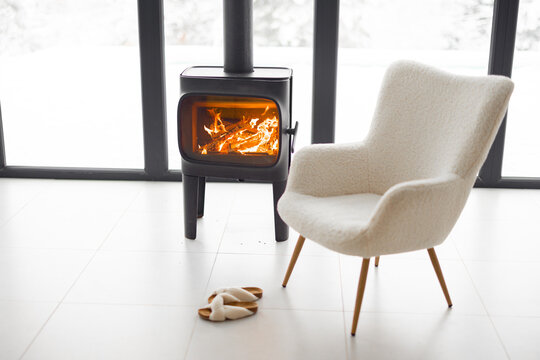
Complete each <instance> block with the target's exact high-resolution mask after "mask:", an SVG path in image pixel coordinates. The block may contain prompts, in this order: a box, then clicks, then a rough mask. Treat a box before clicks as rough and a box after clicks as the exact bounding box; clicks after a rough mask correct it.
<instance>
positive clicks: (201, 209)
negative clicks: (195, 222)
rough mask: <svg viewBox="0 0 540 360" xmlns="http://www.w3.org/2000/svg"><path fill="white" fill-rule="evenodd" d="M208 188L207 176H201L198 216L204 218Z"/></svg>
mask: <svg viewBox="0 0 540 360" xmlns="http://www.w3.org/2000/svg"><path fill="white" fill-rule="evenodd" d="M205 188H206V178H205V177H204V176H201V177H199V196H198V198H197V217H198V218H202V217H203V216H204V190H205Z"/></svg>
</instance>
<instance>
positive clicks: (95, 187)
mask: <svg viewBox="0 0 540 360" xmlns="http://www.w3.org/2000/svg"><path fill="white" fill-rule="evenodd" d="M142 186H143V185H142V184H141V183H140V182H138V181H95V180H56V181H55V182H53V183H52V184H48V185H47V186H46V188H44V191H43V192H41V193H40V194H39V195H38V196H36V197H35V198H34V199H33V200H32V201H31V202H30V203H29V204H28V205H27V206H28V207H29V208H31V209H32V210H34V209H35V210H41V211H43V213H45V214H46V213H48V212H50V211H53V212H54V211H73V210H74V209H80V210H96V211H104V212H122V211H124V210H126V209H127V208H128V206H129V205H130V204H131V203H132V202H133V200H134V199H135V197H136V196H137V195H138V194H139V192H140V191H141V189H142Z"/></svg>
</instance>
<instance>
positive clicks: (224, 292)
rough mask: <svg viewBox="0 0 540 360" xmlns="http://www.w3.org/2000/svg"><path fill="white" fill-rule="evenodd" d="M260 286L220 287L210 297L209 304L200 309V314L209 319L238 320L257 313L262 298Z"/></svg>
mask: <svg viewBox="0 0 540 360" xmlns="http://www.w3.org/2000/svg"><path fill="white" fill-rule="evenodd" d="M262 295H263V291H262V289H261V288H258V287H231V288H223V289H218V290H216V291H214V292H213V293H212V295H211V296H210V297H209V298H208V303H209V304H208V305H206V306H205V307H203V308H200V309H199V316H200V317H201V318H203V319H205V320H209V321H225V320H237V319H241V318H244V317H247V316H251V315H253V314H255V313H256V312H257V310H258V305H257V303H255V302H254V301H257V300H259V299H260V298H262Z"/></svg>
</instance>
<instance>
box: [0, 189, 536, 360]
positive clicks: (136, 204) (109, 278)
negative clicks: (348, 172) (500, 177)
mask: <svg viewBox="0 0 540 360" xmlns="http://www.w3.org/2000/svg"><path fill="white" fill-rule="evenodd" d="M181 193H182V192H181V184H180V183H146V182H100V181H54V180H20V179H0V359H2V360H3V359H18V358H22V359H55V360H56V359H184V358H187V359H214V358H215V359H347V358H348V359H396V358H399V359H499V358H500V359H505V358H512V359H539V358H540V345H539V344H540V342H538V339H540V285H539V284H540V225H539V222H538V218H539V217H540V191H533V190H480V189H475V190H473V193H472V195H471V198H470V200H469V203H468V205H467V207H466V209H465V210H464V212H463V216H462V217H461V219H460V220H459V222H458V224H457V225H456V228H455V229H454V231H453V232H452V234H451V235H450V237H449V239H448V240H447V241H446V242H445V243H444V244H443V245H442V246H440V247H439V248H438V249H437V251H438V254H439V259H440V261H441V265H442V268H443V271H444V274H445V276H446V281H447V283H448V287H449V289H450V293H451V296H452V298H453V301H454V304H455V306H454V308H453V309H447V307H446V305H445V300H444V297H443V294H442V292H441V289H440V288H439V284H438V282H437V279H436V277H435V273H434V272H433V269H432V267H431V264H430V262H429V260H428V256H427V253H426V252H425V251H422V252H415V253H408V254H402V255H393V256H385V257H382V258H381V262H380V266H379V268H374V267H371V269H370V273H369V276H368V283H367V287H366V294H365V298H364V305H363V312H362V314H361V316H360V321H359V326H358V332H357V335H356V337H351V336H350V335H349V331H350V326H351V319H352V310H353V306H354V298H355V293H356V285H357V281H358V275H359V269H360V262H361V261H360V260H359V259H358V258H354V257H348V256H339V255H337V254H335V253H333V252H330V251H328V250H326V249H324V248H322V247H320V246H318V245H316V244H314V243H312V242H307V243H306V246H305V247H304V251H303V252H302V255H301V256H300V259H299V261H298V264H297V266H296V269H295V271H294V273H293V276H292V278H291V281H290V282H289V286H288V287H287V289H283V288H282V287H281V285H280V284H281V280H282V276H283V274H284V272H285V268H286V266H287V263H288V261H289V256H290V254H291V253H292V250H293V248H294V245H295V242H296V237H297V234H296V233H294V231H292V232H291V239H290V241H288V242H285V243H275V242H274V240H273V220H272V194H271V188H270V186H269V185H261V184H245V183H241V184H240V183H236V184H232V183H228V184H227V183H225V184H224V183H210V184H208V188H207V203H206V210H207V211H206V215H205V217H204V218H203V219H201V220H199V224H198V226H199V236H198V238H197V240H195V241H191V240H186V239H184V237H183V230H182V196H181ZM242 284H243V285H254V286H260V287H262V288H263V289H264V290H265V293H264V297H263V299H262V300H261V301H260V303H259V312H258V313H257V314H256V315H255V316H253V317H250V318H247V319H243V320H239V321H234V322H226V323H209V322H205V321H202V320H200V319H199V318H198V317H197V314H196V309H197V308H198V307H200V306H202V305H204V303H205V299H206V297H207V295H208V294H209V293H210V292H211V290H212V289H214V288H217V287H222V286H227V285H242Z"/></svg>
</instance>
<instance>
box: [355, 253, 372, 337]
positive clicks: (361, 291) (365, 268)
mask: <svg viewBox="0 0 540 360" xmlns="http://www.w3.org/2000/svg"><path fill="white" fill-rule="evenodd" d="M369 260H370V259H369V258H367V259H363V260H362V270H360V280H359V281H358V290H357V292H356V305H355V306H354V316H353V322H352V329H351V335H352V336H354V335H355V334H356V326H357V325H358V316H360V308H361V307H362V299H363V298H364V289H365V288H366V279H367V273H368V270H369Z"/></svg>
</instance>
